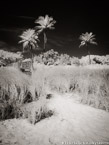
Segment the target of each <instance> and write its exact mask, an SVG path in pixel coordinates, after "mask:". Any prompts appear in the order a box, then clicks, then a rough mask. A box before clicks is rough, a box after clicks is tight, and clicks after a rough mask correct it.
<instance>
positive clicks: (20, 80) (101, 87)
mask: <svg viewBox="0 0 109 145" xmlns="http://www.w3.org/2000/svg"><path fill="white" fill-rule="evenodd" d="M53 91H54V92H59V93H66V92H67V93H72V94H74V93H76V94H78V96H79V100H80V102H81V103H83V104H87V105H90V106H92V107H95V108H99V109H103V110H106V111H109V68H108V67H103V66H99V67H98V66H97V67H93V66H91V67H89V66H87V67H76V66H75V67H74V66H38V67H37V69H36V70H35V71H34V72H33V73H32V75H31V76H28V75H26V74H24V73H22V72H20V70H17V69H15V68H13V67H6V68H0V119H8V118H14V117H24V118H28V119H29V121H30V122H31V123H33V124H34V123H36V122H37V121H39V120H41V119H42V118H44V117H47V116H48V117H49V116H50V115H51V114H52V113H49V111H50V110H47V102H48V100H47V94H50V93H52V92H53ZM72 96H73V95H72Z"/></svg>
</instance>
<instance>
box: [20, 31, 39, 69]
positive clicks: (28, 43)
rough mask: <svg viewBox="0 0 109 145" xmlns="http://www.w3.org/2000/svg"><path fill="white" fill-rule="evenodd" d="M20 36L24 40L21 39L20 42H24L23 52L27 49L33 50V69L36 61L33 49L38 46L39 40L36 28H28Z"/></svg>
mask: <svg viewBox="0 0 109 145" xmlns="http://www.w3.org/2000/svg"><path fill="white" fill-rule="evenodd" d="M20 38H21V39H22V40H21V41H19V43H23V52H24V51H25V49H27V50H29V51H30V52H31V61H32V69H33V62H34V59H33V50H34V49H36V47H38V44H37V41H39V39H38V35H37V33H35V30H34V29H27V30H25V31H24V32H23V33H22V35H20Z"/></svg>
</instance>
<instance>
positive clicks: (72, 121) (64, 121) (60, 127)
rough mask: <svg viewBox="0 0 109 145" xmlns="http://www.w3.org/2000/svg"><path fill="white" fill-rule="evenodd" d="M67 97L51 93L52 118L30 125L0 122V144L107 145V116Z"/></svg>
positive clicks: (108, 121)
mask: <svg viewBox="0 0 109 145" xmlns="http://www.w3.org/2000/svg"><path fill="white" fill-rule="evenodd" d="M74 98H75V97H73V96H72V97H71V96H70V95H69V94H65V95H59V94H54V97H53V98H52V99H51V100H50V102H49V103H48V108H50V109H51V110H54V112H55V113H54V116H52V117H50V118H47V119H44V120H42V121H40V122H39V123H37V124H36V125H31V124H30V123H29V122H28V121H27V120H26V119H25V120H23V119H12V120H6V121H2V122H0V145H14V144H16V145H61V144H67V143H69V144H77V143H78V144H79V143H81V144H82V143H84V142H85V144H93V142H95V143H96V142H100V143H101V144H102V145H105V144H109V113H107V112H105V111H103V110H99V109H95V108H92V107H89V106H86V105H82V104H79V103H78V101H75V99H74Z"/></svg>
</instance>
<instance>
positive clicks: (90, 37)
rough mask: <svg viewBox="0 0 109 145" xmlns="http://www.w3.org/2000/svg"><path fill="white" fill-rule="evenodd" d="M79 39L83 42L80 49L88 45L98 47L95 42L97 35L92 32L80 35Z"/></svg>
mask: <svg viewBox="0 0 109 145" xmlns="http://www.w3.org/2000/svg"><path fill="white" fill-rule="evenodd" d="M79 39H80V40H81V44H80V46H79V47H81V46H83V45H87V43H90V44H96V45H97V43H96V42H95V41H94V40H95V35H94V34H93V33H92V32H90V33H88V32H86V33H82V35H80V37H79Z"/></svg>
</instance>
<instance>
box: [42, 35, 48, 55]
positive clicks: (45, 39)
mask: <svg viewBox="0 0 109 145" xmlns="http://www.w3.org/2000/svg"><path fill="white" fill-rule="evenodd" d="M46 43H47V36H46V33H45V32H44V48H43V50H44V52H45V49H46Z"/></svg>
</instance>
